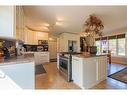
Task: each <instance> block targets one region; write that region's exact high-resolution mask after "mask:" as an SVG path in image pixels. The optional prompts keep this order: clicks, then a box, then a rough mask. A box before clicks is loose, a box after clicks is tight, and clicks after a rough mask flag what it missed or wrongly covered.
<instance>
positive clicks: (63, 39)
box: [57, 33, 80, 52]
mask: <svg viewBox="0 0 127 95" xmlns="http://www.w3.org/2000/svg"><path fill="white" fill-rule="evenodd" d="M57 40H58V43H59V45H57V46H58V47H59V50H58V51H59V52H68V40H73V41H76V42H77V52H80V35H79V34H74V33H62V34H60V36H59V38H58V39H57Z"/></svg>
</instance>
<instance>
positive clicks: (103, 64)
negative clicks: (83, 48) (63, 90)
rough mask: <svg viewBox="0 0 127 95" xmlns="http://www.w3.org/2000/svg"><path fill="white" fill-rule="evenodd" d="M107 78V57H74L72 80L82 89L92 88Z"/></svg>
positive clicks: (81, 55) (80, 55)
mask: <svg viewBox="0 0 127 95" xmlns="http://www.w3.org/2000/svg"><path fill="white" fill-rule="evenodd" d="M106 78H107V55H83V54H79V55H73V56H72V80H73V82H74V83H75V84H77V85H78V86H79V87H81V88H82V89H88V88H92V87H93V86H95V85H96V84H98V83H100V82H101V81H103V80H105V79H106Z"/></svg>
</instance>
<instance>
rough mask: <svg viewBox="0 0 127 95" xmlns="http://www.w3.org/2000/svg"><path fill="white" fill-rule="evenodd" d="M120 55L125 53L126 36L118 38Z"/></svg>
mask: <svg viewBox="0 0 127 95" xmlns="http://www.w3.org/2000/svg"><path fill="white" fill-rule="evenodd" d="M118 55H123V56H124V55H125V38H121V39H118Z"/></svg>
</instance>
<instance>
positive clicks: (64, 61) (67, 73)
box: [59, 52, 81, 82]
mask: <svg viewBox="0 0 127 95" xmlns="http://www.w3.org/2000/svg"><path fill="white" fill-rule="evenodd" d="M74 54H81V53H70V52H62V53H60V54H59V72H60V74H61V75H62V76H64V78H65V79H66V80H67V81H68V82H70V81H72V55H74Z"/></svg>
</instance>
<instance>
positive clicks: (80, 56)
mask: <svg viewBox="0 0 127 95" xmlns="http://www.w3.org/2000/svg"><path fill="white" fill-rule="evenodd" d="M0 8H1V10H3V11H2V12H0V16H1V18H0V20H3V22H5V23H2V22H0V25H2V26H3V28H1V29H0V47H7V49H8V52H9V57H8V55H7V59H6V58H5V57H6V56H5V53H4V54H3V51H2V49H1V51H0V63H1V69H2V70H4V69H3V68H2V66H3V65H2V63H3V64H5V65H6V63H7V64H13V63H14V64H13V65H16V64H18V63H23V65H24V66H23V68H24V70H25V71H26V72H27V68H25V65H28V64H24V63H29V64H30V68H32V69H30V68H29V69H28V72H27V73H26V74H25V75H24V74H23V73H24V72H25V71H24V72H23V70H21V69H20V68H19V67H17V68H19V70H21V72H22V74H21V75H23V76H22V77H21V76H20V77H21V79H22V78H24V79H23V80H24V81H27V82H28V83H26V82H24V83H26V84H28V86H27V85H25V84H24V83H23V82H22V81H18V83H19V84H20V85H21V87H22V88H23V89H91V88H93V87H94V86H96V85H98V84H99V83H101V82H105V80H107V76H108V69H109V68H108V66H109V59H110V58H108V57H109V56H107V55H110V52H108V50H106V52H103V53H100V52H99V53H98V50H97V48H96V46H95V39H93V38H94V36H93V35H92V37H91V36H90V38H87V39H85V37H87V35H89V34H90V33H89V32H88V30H85V31H86V33H84V32H83V33H84V34H83V35H82V34H80V33H79V32H78V31H79V30H80V31H82V28H81V27H82V25H83V24H82V23H83V22H84V20H83V19H84V14H82V12H80V14H79V15H78V16H79V18H80V19H77V18H76V17H74V18H72V20H71V19H69V20H68V22H70V23H67V22H66V20H65V21H64V16H65V15H64V13H65V10H66V9H67V10H68V11H67V12H68V14H70V12H72V13H73V14H75V15H76V14H77V13H78V12H79V11H76V12H73V10H74V9H77V10H81V9H82V8H83V9H86V10H87V8H92V9H94V8H95V9H96V7H63V6H61V7H48V6H45V7H44V6H40V7H39V6H3V7H2V6H1V7H0ZM98 8H99V10H100V11H97V10H98V9H97V10H96V11H97V12H102V11H101V7H98ZM103 9H105V10H106V9H107V8H106V7H103ZM111 9H112V7H111ZM118 9H119V7H118ZM33 10H34V11H33ZM41 10H43V13H42V12H41ZM61 11H62V12H63V18H62V17H55V16H56V13H55V12H58V14H61V15H62V13H61ZM41 13H42V14H41ZM88 13H89V12H88ZM90 13H92V12H91V11H90ZM50 14H52V15H50ZM65 14H66V13H65ZM7 15H10V16H7ZM70 15H71V14H70ZM70 15H68V18H70ZM5 16H6V17H5ZM85 16H86V18H88V19H89V18H92V19H97V20H98V18H96V16H95V15H90V14H87V15H85ZM65 17H66V16H65ZM6 19H8V21H6ZM42 19H43V20H42ZM74 19H75V20H74ZM101 20H103V19H102V18H101ZM73 21H74V22H73ZM85 21H86V22H87V19H85ZM47 22H48V23H47ZM94 22H98V21H94ZM100 22H101V23H100ZM102 22H103V21H100V19H99V25H98V26H100V27H99V28H98V29H100V30H103V28H104V26H103V23H102ZM8 23H9V24H8ZM10 23H11V24H10ZM64 23H66V24H65V26H64ZM76 23H79V24H76ZM87 23H88V24H89V22H87ZM97 24H98V23H97ZM85 25H87V24H85ZM5 26H6V27H9V28H5ZM93 27H94V26H92V28H93ZM79 28H80V29H79ZM66 29H67V30H66ZM83 29H84V27H83ZM2 31H5V33H3V32H2ZM70 31H71V32H70ZM73 31H74V32H73ZM96 32H97V33H98V34H99V37H101V36H100V31H99V32H98V31H96ZM118 35H119V33H118ZM102 37H103V36H102ZM120 37H121V36H120ZM124 37H125V36H124ZM124 37H123V36H122V38H124ZM96 38H98V36H96ZM12 42H13V44H12ZM87 42H88V43H87ZM9 43H10V44H9ZM5 44H8V46H7V45H5ZM10 46H11V47H10ZM88 46H89V47H88ZM91 46H92V47H91ZM9 48H11V50H12V51H11V52H10V49H9ZM20 65H21V64H20ZM7 66H11V65H7ZM28 66H29V65H28ZM36 67H37V68H36ZM11 70H12V68H11ZM16 71H17V70H16ZM5 72H7V71H5ZM12 72H15V71H12ZM36 72H37V73H39V74H35V73H36ZM7 73H8V72H7ZM19 74H20V73H19ZM27 75H30V77H29V78H31V81H30V82H29V80H28V79H27V78H28V77H26V78H25V77H24V76H27ZM16 76H18V75H16ZM12 78H13V77H12ZM16 79H17V78H16ZM29 84H32V85H29ZM104 85H108V84H107V83H104ZM108 86H109V85H108Z"/></svg>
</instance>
